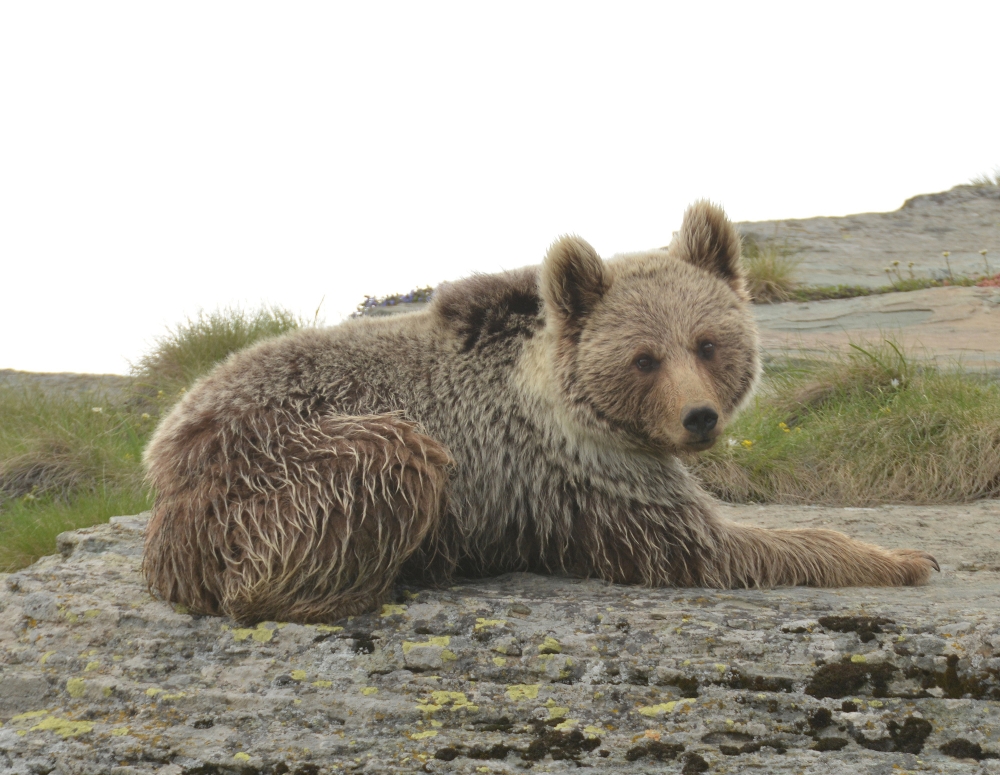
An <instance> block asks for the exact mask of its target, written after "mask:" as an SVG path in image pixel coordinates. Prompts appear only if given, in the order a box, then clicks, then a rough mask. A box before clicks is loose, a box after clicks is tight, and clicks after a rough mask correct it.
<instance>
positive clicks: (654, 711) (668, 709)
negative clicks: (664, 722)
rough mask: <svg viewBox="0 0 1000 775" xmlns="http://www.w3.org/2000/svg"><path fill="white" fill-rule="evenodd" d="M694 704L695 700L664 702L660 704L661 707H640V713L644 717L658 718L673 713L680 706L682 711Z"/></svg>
mask: <svg viewBox="0 0 1000 775" xmlns="http://www.w3.org/2000/svg"><path fill="white" fill-rule="evenodd" d="M693 702H694V700H693V699H684V700H674V701H673V702H663V703H660V704H659V705H640V706H639V708H638V711H639V713H641V714H642V715H643V716H650V717H653V718H655V717H656V716H663V715H666V714H667V713H673V712H674V710H676V709H677V707H678V706H680V707H681V708H682V709H686V708H687V707H688V706H689V705H690V704H691V703H693Z"/></svg>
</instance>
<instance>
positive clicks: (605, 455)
mask: <svg viewBox="0 0 1000 775" xmlns="http://www.w3.org/2000/svg"><path fill="white" fill-rule="evenodd" d="M758 370H759V365H758V344H757V334H756V329H755V326H754V320H753V315H752V312H751V309H750V304H749V299H748V295H747V292H746V289H745V287H744V278H743V274H742V271H741V265H740V240H739V237H738V235H737V233H736V231H735V230H734V229H733V227H732V225H731V224H730V222H729V221H728V220H727V218H726V216H725V214H724V213H723V212H722V210H720V209H719V208H717V207H715V206H713V205H711V204H709V203H706V202H700V203H697V204H695V205H693V206H692V207H691V208H690V209H689V210H688V212H687V213H686V215H685V218H684V222H683V225H682V227H681V230H680V232H679V233H678V234H677V236H676V237H675V239H674V240H673V241H672V243H671V244H670V245H669V247H667V248H661V249H657V250H650V251H647V252H643V253H635V254H628V255H621V256H616V257H614V258H612V259H610V260H608V261H603V260H602V259H601V258H600V257H599V256H598V255H597V253H596V252H595V251H594V249H593V248H592V247H591V246H590V245H588V244H587V243H586V242H584V241H583V240H582V239H579V238H577V237H564V238H562V239H560V240H558V241H557V242H556V243H555V244H554V245H553V246H552V248H551V249H550V250H549V252H548V255H547V256H546V258H545V261H544V263H543V264H542V265H541V267H537V266H536V267H528V268H524V269H520V270H516V271H510V272H504V273H501V274H496V275H487V276H474V277H471V278H468V279H465V280H462V281H459V282H456V283H453V284H448V285H444V286H442V287H441V288H439V289H438V291H437V292H436V293H435V295H434V299H433V302H432V303H431V305H430V307H429V308H428V309H426V310H423V311H420V312H416V313H412V314H407V315H398V316H393V317H388V318H361V319H355V320H349V321H347V322H345V323H343V324H341V325H339V326H336V327H333V328H327V329H306V330H301V331H297V332H295V333H292V334H288V335H286V336H283V337H280V338H277V339H272V340H270V341H266V342H263V343H260V344H258V345H256V346H254V347H252V348H249V349H247V350H245V351H243V352H240V353H237V354H235V355H233V356H232V357H230V358H229V359H228V360H227V361H226V362H225V363H223V364H222V365H220V366H219V367H218V368H216V369H215V371H214V372H212V373H211V374H209V375H208V376H207V377H205V378H203V379H201V380H200V381H199V382H197V383H196V384H195V385H194V386H193V387H192V388H191V390H190V391H189V392H188V393H187V394H186V395H185V396H184V398H183V399H182V400H181V401H180V403H179V404H178V405H177V406H176V407H175V408H174V409H173V411H171V412H170V414H168V415H167V417H166V418H165V419H164V420H163V421H162V423H161V424H160V426H159V428H158V429H157V431H156V434H155V436H154V437H153V439H152V441H151V442H150V444H149V447H148V449H147V450H146V454H145V462H146V465H147V470H148V478H149V481H150V483H151V484H152V486H153V487H154V489H155V491H156V500H155V505H154V506H153V515H152V519H151V520H150V522H149V526H148V529H147V533H146V540H145V557H144V561H143V567H144V571H145V573H146V577H147V579H148V582H149V585H150V588H151V590H153V591H154V592H155V593H157V594H159V595H160V596H162V597H163V598H165V599H166V600H168V601H170V602H174V603H180V604H183V605H184V606H186V607H187V608H188V609H190V610H191V611H194V612H202V613H210V614H228V615H230V616H232V617H233V618H235V619H237V620H239V621H241V622H248V623H249V622H255V621H262V620H286V621H298V622H327V621H332V620H335V619H338V618H341V617H343V616H346V615H350V614H357V613H361V612H365V611H370V610H372V609H374V608H376V607H377V606H378V605H379V604H380V603H381V601H382V600H383V599H384V598H385V596H386V594H387V592H388V590H389V589H390V588H391V586H392V585H393V583H394V582H395V581H396V580H397V579H398V578H400V577H401V576H402V577H405V578H416V579H425V580H430V581H442V580H445V579H447V578H449V577H451V576H453V575H462V576H485V575H491V574H499V573H504V572H509V571H533V572H541V573H558V574H570V575H574V576H581V577H591V578H599V579H605V580H607V581H612V582H616V583H622V584H643V585H647V586H668V585H670V586H710V587H769V586H773V585H784V584H811V585H817V586H849V585H902V584H920V583H922V582H924V581H926V580H927V578H928V576H929V574H930V571H931V569H932V568H937V563H936V562H935V561H934V558H933V557H931V556H930V555H929V554H927V553H925V552H921V551H914V550H896V551H888V550H885V549H881V548H879V547H876V546H871V545H868V544H864V543H860V542H858V541H854V540H852V539H850V538H847V537H846V536H844V535H842V534H840V533H836V532H832V531H828V530H764V529H760V528H756V527H750V526H745V525H738V524H733V523H730V522H727V521H724V520H722V519H720V518H719V517H718V516H717V514H716V508H715V505H714V503H713V500H712V498H711V497H710V496H709V495H708V494H706V493H705V491H704V490H703V489H702V488H701V487H700V486H699V484H698V482H697V481H695V479H694V478H693V477H692V476H691V474H689V473H688V471H687V470H686V469H685V467H684V466H683V464H682V463H681V462H680V460H679V459H678V454H679V453H682V452H684V453H686V452H697V451H699V450H704V449H707V448H708V447H710V446H711V445H712V444H713V443H714V442H715V440H716V439H717V438H718V437H719V434H720V432H721V430H722V428H723V426H724V425H725V424H726V422H727V421H728V420H730V419H731V418H732V417H733V415H734V413H735V412H736V411H737V409H738V408H739V407H740V405H741V404H742V403H743V402H744V401H745V400H746V399H747V397H748V396H749V395H750V392H751V389H752V388H753V385H754V382H755V380H756V378H757V374H758Z"/></svg>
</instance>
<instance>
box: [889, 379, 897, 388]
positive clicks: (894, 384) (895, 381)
mask: <svg viewBox="0 0 1000 775" xmlns="http://www.w3.org/2000/svg"><path fill="white" fill-rule="evenodd" d="M889 384H890V385H892V386H893V387H899V380H898V379H894V380H892V381H891V382H890V383H889Z"/></svg>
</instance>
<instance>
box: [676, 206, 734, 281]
mask: <svg viewBox="0 0 1000 775" xmlns="http://www.w3.org/2000/svg"><path fill="white" fill-rule="evenodd" d="M671 247H672V249H673V251H675V252H674V255H675V256H677V258H679V259H681V260H682V261H687V262H688V263H690V264H694V265H695V266H697V267H701V268H702V269H704V270H705V271H707V272H711V273H712V274H714V275H717V276H719V277H721V278H722V279H723V280H725V281H726V282H727V283H729V285H730V287H732V289H733V290H734V291H736V293H737V295H738V296H740V298H744V299H745V298H747V291H746V283H745V282H744V279H743V269H742V265H741V263H740V235H739V234H738V233H737V231H736V229H735V228H733V224H732V223H730V221H729V218H727V217H726V213H725V212H724V211H723V209H722V208H721V207H716V206H715V205H713V204H712V203H711V202H707V201H705V200H702V201H700V202H695V203H694V204H693V205H691V206H690V207H689V208H688V209H687V212H686V213H684V223H683V224H682V225H681V230H680V233H678V235H677V237H676V238H675V239H674V242H673V244H672V246H671Z"/></svg>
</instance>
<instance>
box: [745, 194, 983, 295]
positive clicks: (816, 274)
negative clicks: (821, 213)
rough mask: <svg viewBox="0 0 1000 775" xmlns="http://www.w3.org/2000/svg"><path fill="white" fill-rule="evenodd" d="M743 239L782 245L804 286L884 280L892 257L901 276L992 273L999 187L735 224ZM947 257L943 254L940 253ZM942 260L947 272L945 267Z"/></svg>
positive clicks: (871, 283)
mask: <svg viewBox="0 0 1000 775" xmlns="http://www.w3.org/2000/svg"><path fill="white" fill-rule="evenodd" d="M736 227H737V229H739V231H740V232H741V233H742V234H743V235H744V237H748V238H752V239H754V240H756V241H757V242H759V243H770V244H774V245H777V246H780V247H784V248H786V249H787V250H789V251H790V252H791V253H792V255H793V256H794V258H796V259H797V260H799V261H800V262H801V263H800V264H799V267H798V275H799V279H800V281H801V282H804V283H807V284H809V285H866V286H869V287H876V286H880V285H886V284H887V279H886V273H885V269H886V267H889V266H891V265H892V262H893V261H899V271H900V273H901V274H902V275H903V276H904V277H907V276H909V275H908V272H909V268H908V266H907V265H908V264H909V262H911V261H912V262H913V264H914V265H913V270H914V274H915V275H916V276H917V277H932V278H936V279H945V278H947V277H948V276H949V272H950V273H951V274H952V275H954V276H956V277H957V276H959V275H965V276H967V277H975V276H978V275H981V274H984V273H985V271H986V268H985V266H984V263H983V256H982V255H980V253H979V251H980V250H985V251H987V255H986V260H987V261H989V262H990V266H991V273H993V274H995V273H997V272H1000V187H998V186H956V187H955V188H953V189H951V190H950V191H942V192H941V193H939V194H922V195H920V196H915V197H913V198H912V199H908V200H907V201H906V202H905V203H904V204H903V206H902V207H901V208H899V209H898V210H895V211H893V212H891V213H860V214H858V215H847V216H843V217H824V218H802V219H789V220H782V221H755V222H744V223H738V224H736ZM945 251H947V252H948V253H950V254H951V255H950V256H948V259H947V260H945V257H944V255H943V253H944V252H945ZM949 262H950V267H951V268H950V270H949Z"/></svg>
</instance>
